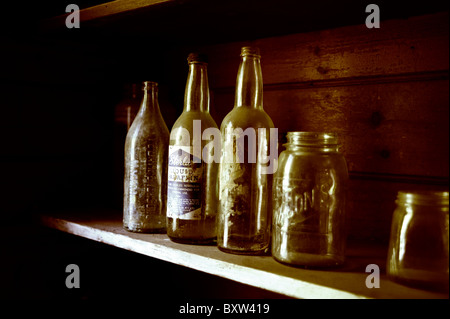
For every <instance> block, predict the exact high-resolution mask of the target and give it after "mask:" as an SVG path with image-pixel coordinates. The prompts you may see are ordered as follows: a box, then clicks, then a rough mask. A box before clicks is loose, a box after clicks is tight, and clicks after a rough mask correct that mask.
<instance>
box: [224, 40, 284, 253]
mask: <svg viewBox="0 0 450 319" xmlns="http://www.w3.org/2000/svg"><path fill="white" fill-rule="evenodd" d="M273 130H274V126H273V122H272V120H271V118H270V117H269V115H268V114H267V113H266V112H265V111H264V109H263V79H262V73H261V64H260V54H259V49H258V48H253V47H243V48H242V49H241V62H240V66H239V70H238V75H237V81H236V95H235V103H234V108H233V109H232V110H231V112H230V113H228V114H227V115H226V117H225V118H224V120H223V122H222V125H221V135H222V157H221V161H220V165H219V167H220V168H219V216H218V222H217V244H218V247H219V249H220V250H222V251H225V252H229V253H235V254H248V255H256V254H263V253H265V252H267V251H268V249H269V244H270V227H271V213H272V208H271V202H272V200H271V196H270V194H271V193H272V173H273V172H274V170H275V169H273V166H274V165H273V164H274V163H273V161H271V160H270V158H271V157H272V156H271V154H276V155H275V156H278V153H277V140H278V136H277V134H276V136H275V140H274V139H273V134H272V133H273V132H272V131H273ZM269 131H270V134H269ZM269 135H270V138H269ZM273 142H274V143H273ZM268 158H269V160H268ZM273 160H274V161H276V159H273ZM271 165H272V167H271Z"/></svg>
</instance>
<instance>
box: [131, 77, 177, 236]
mask: <svg viewBox="0 0 450 319" xmlns="http://www.w3.org/2000/svg"><path fill="white" fill-rule="evenodd" d="M143 91H144V92H143V93H144V94H143V98H142V103H141V107H140V109H139V111H138V114H137V115H136V117H135V119H134V121H133V124H132V125H131V127H130V129H129V131H128V134H127V138H126V140H125V174H124V201H123V226H124V228H125V229H126V230H128V231H132V232H165V230H166V201H167V195H166V194H167V148H168V144H169V130H168V129H167V126H166V124H165V122H164V119H163V117H162V115H161V112H160V110H159V104H158V84H157V83H155V82H143Z"/></svg>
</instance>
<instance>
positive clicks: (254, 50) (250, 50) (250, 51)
mask: <svg viewBox="0 0 450 319" xmlns="http://www.w3.org/2000/svg"><path fill="white" fill-rule="evenodd" d="M243 56H254V57H258V58H260V57H261V55H260V52H259V48H258V47H252V46H245V47H242V48H241V57H243Z"/></svg>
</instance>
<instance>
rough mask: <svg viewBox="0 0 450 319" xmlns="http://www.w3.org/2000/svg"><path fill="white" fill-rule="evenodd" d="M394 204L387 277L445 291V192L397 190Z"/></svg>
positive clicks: (446, 235) (446, 280)
mask: <svg viewBox="0 0 450 319" xmlns="http://www.w3.org/2000/svg"><path fill="white" fill-rule="evenodd" d="M396 204H397V207H396V209H395V211H394V214H393V216H392V226H391V237H390V241H389V249H388V259H387V268H386V269H387V274H388V277H389V278H390V279H392V280H393V281H396V282H399V283H401V284H405V285H408V286H414V287H419V288H425V289H431V290H443V291H447V292H448V288H449V280H448V269H449V267H448V263H449V260H448V254H449V243H448V192H435V191H421V192H406V191H400V192H398V194H397V200H396Z"/></svg>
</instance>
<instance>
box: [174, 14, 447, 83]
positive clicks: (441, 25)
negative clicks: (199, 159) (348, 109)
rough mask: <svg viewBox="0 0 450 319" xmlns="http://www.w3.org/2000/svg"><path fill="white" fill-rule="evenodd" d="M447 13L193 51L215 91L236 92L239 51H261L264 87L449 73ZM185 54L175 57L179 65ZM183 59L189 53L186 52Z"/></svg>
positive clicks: (207, 47) (206, 47)
mask: <svg viewBox="0 0 450 319" xmlns="http://www.w3.org/2000/svg"><path fill="white" fill-rule="evenodd" d="M448 26H449V21H448V12H447V13H441V14H436V15H428V16H422V17H414V18H410V19H407V20H392V21H386V22H383V25H382V27H381V28H380V29H368V28H366V26H365V25H363V24H362V25H358V26H349V27H342V28H337V29H332V30H326V31H318V32H311V33H301V34H292V35H286V36H281V37H273V38H264V39H258V40H254V41H249V42H235V43H227V44H222V45H215V46H205V47H196V48H189V49H190V50H200V51H203V52H205V53H206V54H207V55H208V56H209V61H210V63H209V73H210V81H211V86H212V87H214V88H220V87H230V86H234V85H235V82H236V73H237V68H238V65H239V60H240V59H239V54H240V48H241V47H242V46H246V45H254V46H257V47H259V48H260V50H261V65H262V71H263V78H264V83H265V84H274V83H295V82H310V81H321V80H331V79H340V78H352V77H365V76H376V75H383V76H386V75H393V74H403V73H420V72H431V71H438V70H448V66H449V60H448V56H449V45H448ZM180 52H181V51H179V50H178V51H177V55H175V56H174V58H176V59H181V58H182V57H180V56H179V54H180ZM182 53H183V54H185V52H182Z"/></svg>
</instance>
